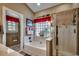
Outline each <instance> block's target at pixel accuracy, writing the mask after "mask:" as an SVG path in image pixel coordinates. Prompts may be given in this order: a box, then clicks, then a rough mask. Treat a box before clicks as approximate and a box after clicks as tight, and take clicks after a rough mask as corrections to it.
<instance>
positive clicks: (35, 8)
mask: <svg viewBox="0 0 79 59" xmlns="http://www.w3.org/2000/svg"><path fill="white" fill-rule="evenodd" d="M59 4H60V3H40V5H37V3H27V6H28V7H29V8H30V9H31V10H32V11H33V12H38V11H41V10H44V9H47V8H50V7H54V6H56V5H59Z"/></svg>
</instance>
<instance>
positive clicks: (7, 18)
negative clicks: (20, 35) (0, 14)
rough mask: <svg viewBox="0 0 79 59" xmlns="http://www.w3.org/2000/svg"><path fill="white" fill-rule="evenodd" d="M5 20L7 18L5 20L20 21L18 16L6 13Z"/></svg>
mask: <svg viewBox="0 0 79 59" xmlns="http://www.w3.org/2000/svg"><path fill="white" fill-rule="evenodd" d="M6 20H7V21H12V22H17V23H19V22H20V21H19V18H15V17H12V16H8V15H6Z"/></svg>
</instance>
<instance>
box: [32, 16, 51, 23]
mask: <svg viewBox="0 0 79 59" xmlns="http://www.w3.org/2000/svg"><path fill="white" fill-rule="evenodd" d="M45 21H51V17H50V16H48V17H44V18H39V19H34V20H33V23H38V22H45Z"/></svg>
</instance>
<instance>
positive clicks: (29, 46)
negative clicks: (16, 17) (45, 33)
mask: <svg viewBox="0 0 79 59" xmlns="http://www.w3.org/2000/svg"><path fill="white" fill-rule="evenodd" d="M23 51H24V52H25V53H27V54H29V55H33V56H46V40H45V39H42V38H35V39H33V40H32V42H29V41H27V39H25V41H24V49H23Z"/></svg>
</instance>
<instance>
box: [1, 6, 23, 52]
mask: <svg viewBox="0 0 79 59" xmlns="http://www.w3.org/2000/svg"><path fill="white" fill-rule="evenodd" d="M22 30H23V15H22V14H20V13H18V12H16V11H14V10H11V9H9V8H6V7H3V31H4V35H3V41H2V43H3V44H4V45H6V46H7V47H9V48H11V49H14V50H16V51H20V50H21V49H22V47H23V46H22V40H21V39H23V31H22Z"/></svg>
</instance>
